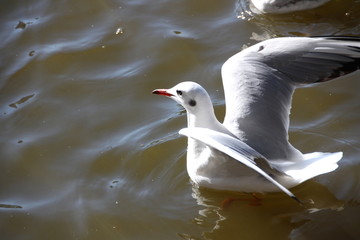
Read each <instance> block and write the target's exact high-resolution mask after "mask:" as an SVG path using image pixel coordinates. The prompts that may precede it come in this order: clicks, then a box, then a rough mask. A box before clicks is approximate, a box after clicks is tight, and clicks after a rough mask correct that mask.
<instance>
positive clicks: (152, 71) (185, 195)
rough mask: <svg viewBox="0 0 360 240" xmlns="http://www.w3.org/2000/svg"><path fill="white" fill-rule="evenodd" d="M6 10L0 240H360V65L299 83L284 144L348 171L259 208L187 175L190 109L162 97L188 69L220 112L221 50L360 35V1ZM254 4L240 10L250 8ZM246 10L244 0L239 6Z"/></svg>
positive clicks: (1, 26)
mask: <svg viewBox="0 0 360 240" xmlns="http://www.w3.org/2000/svg"><path fill="white" fill-rule="evenodd" d="M0 4H1V8H0V20H1V21H0V37H1V41H0V51H1V54H0V173H1V174H0V236H1V239H53V240H55V239H62V240H63V239H221V240H222V239H289V238H291V239H356V238H358V237H359V236H360V235H359V234H360V230H359V227H358V226H359V222H360V206H359V201H360V194H359V192H360V174H359V172H360V139H359V132H360V125H359V121H360V105H359V103H360V94H359V89H360V73H359V72H358V73H356V74H353V75H351V76H348V77H346V78H343V79H341V80H338V81H333V82H329V83H325V84H321V85H316V86H313V87H311V88H303V89H299V90H298V91H297V92H296V94H295V96H294V102H293V109H292V111H293V112H292V115H291V119H292V122H291V129H290V130H291V131H290V138H291V142H292V143H293V144H294V145H295V146H296V147H297V148H299V149H300V150H301V151H303V152H312V151H323V152H326V151H343V152H344V159H343V160H342V161H341V163H340V167H339V169H338V170H337V171H336V172H334V173H331V174H327V175H324V176H320V177H318V178H316V179H315V180H312V181H308V182H306V183H305V184H302V185H300V186H298V187H297V188H295V189H293V191H294V192H295V193H296V194H297V195H298V196H299V197H300V198H301V199H304V200H306V201H310V200H311V201H312V202H313V203H312V204H309V206H310V207H306V208H302V207H300V206H298V205H297V204H296V203H295V202H294V201H292V200H291V199H288V198H287V197H286V196H284V195H283V194H281V193H278V194H269V195H266V196H264V199H263V201H262V205H261V206H252V205H249V204H248V202H239V201H235V202H233V203H232V204H231V205H230V206H229V207H227V208H225V209H222V208H221V202H222V201H223V200H224V199H225V198H227V197H231V196H238V195H241V196H242V197H245V198H248V197H249V196H248V195H244V194H236V193H224V192H216V191H211V190H204V189H200V190H199V189H196V188H193V187H192V185H191V183H190V181H189V178H188V175H187V173H186V170H185V152H186V139H185V138H182V137H180V136H179V135H178V134H177V131H178V130H179V129H180V128H182V127H184V126H186V117H185V113H184V111H183V110H182V109H181V107H179V106H178V105H176V104H175V103H174V102H173V101H170V100H167V99H164V98H161V97H158V96H153V95H152V94H151V90H153V89H154V88H167V87H171V86H173V85H175V84H176V83H178V82H181V81H186V80H192V81H197V82H199V83H200V84H202V85H203V86H204V87H205V88H206V89H207V90H208V91H209V93H210V95H211V97H212V99H213V102H214V104H215V108H216V113H217V115H218V116H219V118H222V116H223V114H224V100H223V92H222V84H221V78H220V67H221V65H222V64H223V62H224V61H225V60H226V59H227V58H229V57H230V56H231V55H233V54H235V53H236V52H237V51H239V50H241V49H242V48H243V47H244V46H248V45H251V44H254V43H256V42H258V41H260V40H263V39H266V38H269V37H276V36H299V35H331V34H339V35H360V25H359V19H360V1H358V0H341V1H340V0H333V1H332V2H331V3H329V4H327V5H325V6H324V7H322V8H320V9H317V10H313V11H308V12H305V13H297V14H290V15H283V16H260V15H256V14H255V13H253V12H249V9H248V7H246V4H245V5H244V3H243V2H242V1H236V0H232V1H214V0H211V1H203V0H200V1H145V0H136V1H135V0H134V1H132V0H131V1H130V0H129V1H116V0H105V1H96V0H91V1H82V0H77V1H66V0H63V1H61V0H58V1H46V0H38V1H34V0H29V1H16V0H15V1H6V0H3V1H2V2H1V3H0ZM244 6H245V7H244ZM244 8H245V9H244Z"/></svg>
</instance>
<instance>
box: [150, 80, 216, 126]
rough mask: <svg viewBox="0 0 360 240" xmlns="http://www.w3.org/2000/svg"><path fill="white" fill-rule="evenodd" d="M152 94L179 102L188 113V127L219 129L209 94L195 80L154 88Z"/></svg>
mask: <svg viewBox="0 0 360 240" xmlns="http://www.w3.org/2000/svg"><path fill="white" fill-rule="evenodd" d="M153 94H157V95H163V96H166V97H169V98H171V99H173V100H175V101H176V102H177V103H179V104H181V105H182V106H183V107H184V108H185V110H186V112H187V115H188V126H189V127H208V128H212V129H219V128H222V127H219V124H220V123H219V122H218V121H217V119H216V117H215V114H214V108H213V105H212V102H211V99H210V96H209V94H208V93H207V92H206V90H205V89H204V88H203V87H202V86H200V85H199V84H197V83H195V82H182V83H179V84H177V85H176V86H174V87H172V88H170V89H155V90H154V91H153Z"/></svg>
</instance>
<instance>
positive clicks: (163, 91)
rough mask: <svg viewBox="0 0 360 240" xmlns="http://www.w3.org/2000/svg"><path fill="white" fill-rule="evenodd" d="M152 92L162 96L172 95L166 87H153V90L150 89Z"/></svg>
mask: <svg viewBox="0 0 360 240" xmlns="http://www.w3.org/2000/svg"><path fill="white" fill-rule="evenodd" d="M152 93H153V94H157V95H163V96H166V97H171V96H174V95H173V94H171V93H168V92H167V89H155V90H154V91H152Z"/></svg>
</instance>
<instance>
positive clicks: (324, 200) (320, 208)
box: [192, 181, 354, 239]
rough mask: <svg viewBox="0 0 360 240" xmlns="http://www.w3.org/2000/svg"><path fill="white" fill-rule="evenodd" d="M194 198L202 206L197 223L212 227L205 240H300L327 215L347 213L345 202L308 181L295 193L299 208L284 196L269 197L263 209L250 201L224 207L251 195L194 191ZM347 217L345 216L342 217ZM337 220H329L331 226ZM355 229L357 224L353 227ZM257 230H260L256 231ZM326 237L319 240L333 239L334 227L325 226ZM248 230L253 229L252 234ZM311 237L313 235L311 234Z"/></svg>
mask: <svg viewBox="0 0 360 240" xmlns="http://www.w3.org/2000/svg"><path fill="white" fill-rule="evenodd" d="M192 191H193V194H192V196H193V198H194V199H196V202H197V204H198V205H199V206H201V207H202V209H201V210H199V216H198V217H196V218H195V219H194V221H196V222H197V223H199V225H205V226H210V225H212V227H211V229H210V230H207V231H204V232H203V233H202V236H203V237H204V239H221V238H222V239H237V238H240V236H241V239H266V238H267V237H268V236H271V238H272V239H287V238H289V237H290V238H291V239H299V237H300V236H301V237H303V236H306V235H307V234H309V233H308V232H307V231H309V229H310V228H311V227H310V225H316V224H317V222H318V221H319V219H317V218H318V217H322V216H323V215H324V214H325V215H336V213H338V212H341V211H344V209H345V204H346V203H345V202H344V201H341V200H339V199H337V198H336V197H335V196H334V195H333V194H332V193H331V192H330V191H329V190H328V189H327V188H326V187H325V186H323V185H322V184H319V183H317V182H315V181H308V182H306V183H305V184H302V185H301V186H299V187H296V188H295V189H294V193H295V194H296V195H297V196H298V197H299V198H300V199H302V201H304V202H305V206H300V205H299V204H298V203H297V202H295V201H293V200H292V199H290V198H288V197H287V196H284V195H283V194H281V193H272V194H266V195H264V196H263V197H262V199H261V202H260V203H261V204H260V205H253V204H251V201H242V200H239V201H237V200H235V201H233V202H232V203H231V204H229V205H227V206H225V207H223V206H222V202H223V200H224V199H226V198H236V199H243V200H246V199H249V198H250V199H251V195H250V194H242V193H231V192H220V191H213V190H207V189H199V188H197V187H195V186H193V188H192ZM343 215H344V216H343V217H345V215H346V213H344V214H343ZM332 221H338V219H333V220H331V219H330V220H329V222H332ZM352 225H354V224H352ZM254 226H258V227H259V229H257V230H255V229H254ZM324 227H325V228H326V230H325V231H324V232H326V234H325V235H324V234H323V233H322V234H317V235H316V236H318V237H320V239H326V238H329V237H331V236H332V235H331V233H329V232H331V231H329V230H332V228H333V227H332V225H331V224H329V226H328V227H326V226H322V228H323V229H324ZM249 229H254V230H253V231H250V232H249ZM310 235H311V234H310Z"/></svg>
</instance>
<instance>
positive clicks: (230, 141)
mask: <svg viewBox="0 0 360 240" xmlns="http://www.w3.org/2000/svg"><path fill="white" fill-rule="evenodd" d="M179 134H181V135H185V136H187V137H190V138H193V139H195V140H198V141H200V142H203V143H205V144H206V145H208V146H210V147H212V148H215V149H217V150H218V151H220V152H223V153H225V154H226V155H228V156H230V157H232V158H233V159H235V160H237V161H239V162H240V163H242V164H244V165H245V166H247V167H249V168H251V169H253V170H254V171H256V172H257V173H259V174H261V175H262V176H263V177H265V178H266V179H267V180H269V181H270V182H271V183H273V184H274V185H276V186H277V187H278V188H279V189H280V190H281V191H283V192H284V193H286V194H287V195H289V196H290V197H291V198H293V199H295V200H296V201H298V202H299V203H301V201H300V200H299V199H298V198H297V197H295V195H294V194H293V193H291V192H290V191H289V190H288V189H287V188H285V187H284V186H283V185H281V184H280V183H278V182H277V181H276V180H275V179H273V178H272V177H271V176H269V174H267V173H266V172H265V171H264V170H262V169H261V168H260V167H259V166H258V165H257V164H256V162H255V161H254V160H255V159H257V158H262V159H264V160H266V158H265V157H264V156H262V155H261V154H259V153H258V152H257V151H255V150H254V149H252V148H251V147H250V146H248V145H247V144H245V143H244V142H242V141H240V140H239V139H236V138H234V137H232V136H230V135H227V134H224V133H221V132H217V131H214V130H210V129H208V128H183V129H181V130H180V131H179Z"/></svg>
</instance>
